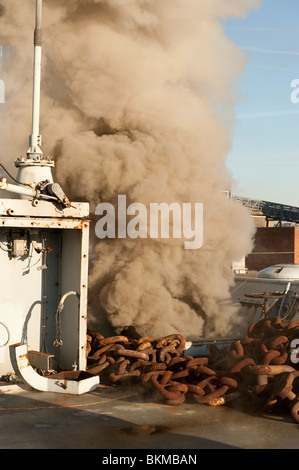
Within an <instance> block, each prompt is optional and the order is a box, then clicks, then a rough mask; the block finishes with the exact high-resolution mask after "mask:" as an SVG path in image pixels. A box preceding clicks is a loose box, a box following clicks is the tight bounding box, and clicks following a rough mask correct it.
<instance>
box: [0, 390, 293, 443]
mask: <svg viewBox="0 0 299 470" xmlns="http://www.w3.org/2000/svg"><path fill="white" fill-rule="evenodd" d="M0 449H106V450H107V449H127V450H128V449H164V450H165V449H168V450H171V449H172V450H175V449H299V425H298V424H296V423H295V422H294V421H293V419H292V418H291V416H290V415H289V414H288V411H287V410H285V409H284V410H279V409H277V410H275V413H274V412H272V413H271V414H262V413H261V412H255V411H252V409H249V408H248V409H247V408H246V403H244V402H242V403H237V402H236V401H235V402H233V403H231V404H230V405H226V406H220V407H210V406H206V405H200V404H198V403H194V402H191V401H190V402H185V403H184V404H183V405H180V406H168V405H165V404H163V402H162V401H161V400H159V399H158V397H157V396H155V394H154V395H152V396H145V394H144V391H142V390H141V389H139V388H138V387H136V386H135V387H129V386H126V387H124V386H103V385H99V387H98V388H97V389H96V390H94V391H92V392H89V393H86V394H83V395H79V396H78V395H70V394H60V393H48V392H39V391H35V390H32V389H29V388H26V386H23V385H22V384H19V385H16V384H12V385H10V384H6V383H0Z"/></svg>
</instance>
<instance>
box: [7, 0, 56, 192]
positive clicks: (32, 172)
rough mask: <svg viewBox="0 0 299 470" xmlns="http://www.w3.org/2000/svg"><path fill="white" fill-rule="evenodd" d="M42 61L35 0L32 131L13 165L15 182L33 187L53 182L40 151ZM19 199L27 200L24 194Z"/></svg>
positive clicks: (38, 1) (39, 7)
mask: <svg viewBox="0 0 299 470" xmlns="http://www.w3.org/2000/svg"><path fill="white" fill-rule="evenodd" d="M41 61H42V0H36V19H35V31H34V65H33V96H32V129H31V135H30V136H29V149H28V151H27V156H26V158H22V157H21V158H18V159H17V160H16V161H15V165H16V167H17V168H19V171H18V175H17V180H18V181H19V182H20V183H23V184H24V183H25V184H30V185H33V186H34V187H35V186H36V185H38V183H40V182H41V181H46V180H47V181H49V183H52V182H53V177H52V172H51V168H52V167H53V166H54V162H53V160H51V159H49V158H48V157H47V158H45V157H44V156H43V152H42V150H41V136H40V132H39V121H40V96H41V95H40V88H41ZM19 194H20V196H19V197H21V198H27V197H28V195H26V194H25V193H24V192H23V193H22V192H20V193H19Z"/></svg>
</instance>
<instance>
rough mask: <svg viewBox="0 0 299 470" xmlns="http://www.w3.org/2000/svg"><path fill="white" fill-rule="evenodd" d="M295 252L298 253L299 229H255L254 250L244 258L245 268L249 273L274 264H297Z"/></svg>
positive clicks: (297, 258)
mask: <svg viewBox="0 0 299 470" xmlns="http://www.w3.org/2000/svg"><path fill="white" fill-rule="evenodd" d="M297 251H298V252H299V229H297V228H295V227H270V228H257V230H256V234H255V245H254V249H253V251H252V253H251V254H250V255H248V256H247V257H246V268H247V269H248V270H250V271H251V270H253V271H260V270H261V269H264V268H267V267H268V266H272V265H274V264H282V263H291V264H292V263H296V264H299V253H298V254H297V253H295V252H297ZM258 253H259V254H258Z"/></svg>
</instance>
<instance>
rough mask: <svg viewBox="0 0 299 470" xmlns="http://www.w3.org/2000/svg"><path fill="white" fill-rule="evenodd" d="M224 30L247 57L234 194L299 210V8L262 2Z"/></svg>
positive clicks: (291, 1) (285, 0)
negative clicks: (294, 97) (294, 95)
mask: <svg viewBox="0 0 299 470" xmlns="http://www.w3.org/2000/svg"><path fill="white" fill-rule="evenodd" d="M225 30H226V32H227V35H228V36H229V37H230V39H231V40H232V41H233V42H234V43H235V44H236V45H238V46H239V47H241V48H242V49H244V50H245V51H246V53H247V54H248V64H247V67H246V69H245V71H244V73H243V75H242V76H241V77H240V79H239V81H238V87H239V91H240V92H241V97H242V99H241V100H240V101H239V102H238V104H237V106H236V115H237V118H238V119H237V122H236V125H235V126H234V129H233V147H232V150H231V152H230V154H229V155H228V159H227V167H228V168H229V170H230V171H231V173H232V176H233V178H234V180H235V183H234V185H233V188H232V189H233V193H234V194H238V195H240V196H246V197H252V198H255V199H263V200H266V201H272V202H278V203H284V204H290V205H294V206H299V103H297V104H295V103H292V101H291V98H290V97H291V93H292V92H293V91H294V89H292V88H291V86H290V84H291V82H292V81H293V80H294V79H299V2H298V1H296V0H262V2H261V7H260V9H259V10H255V11H253V12H252V13H250V14H249V15H248V16H247V17H246V18H242V19H241V18H238V19H231V20H229V21H227V22H226V23H225ZM298 89H299V86H298ZM298 97H299V92H298Z"/></svg>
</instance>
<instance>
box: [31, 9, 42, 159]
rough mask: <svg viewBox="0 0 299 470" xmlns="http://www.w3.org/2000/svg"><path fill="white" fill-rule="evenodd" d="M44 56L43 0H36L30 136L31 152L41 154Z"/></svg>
mask: <svg viewBox="0 0 299 470" xmlns="http://www.w3.org/2000/svg"><path fill="white" fill-rule="evenodd" d="M41 58H42V0H36V21H35V30H34V68H33V100H32V133H31V135H30V137H29V151H28V153H29V154H40V155H42V151H41V148H40V145H41V137H40V135H39V118H40V84H41Z"/></svg>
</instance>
